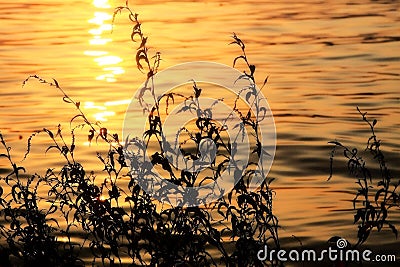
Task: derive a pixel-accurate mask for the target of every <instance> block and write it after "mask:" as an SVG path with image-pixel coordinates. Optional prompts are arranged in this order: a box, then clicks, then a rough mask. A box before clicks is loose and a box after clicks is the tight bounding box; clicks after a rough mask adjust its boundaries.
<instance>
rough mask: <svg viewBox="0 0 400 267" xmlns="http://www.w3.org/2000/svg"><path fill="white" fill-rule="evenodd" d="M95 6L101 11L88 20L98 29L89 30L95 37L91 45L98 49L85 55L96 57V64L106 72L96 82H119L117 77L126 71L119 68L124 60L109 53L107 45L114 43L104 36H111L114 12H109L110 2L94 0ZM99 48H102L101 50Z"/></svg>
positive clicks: (90, 41)
mask: <svg viewBox="0 0 400 267" xmlns="http://www.w3.org/2000/svg"><path fill="white" fill-rule="evenodd" d="M93 6H94V7H95V8H96V9H100V10H101V11H99V10H97V11H95V12H94V14H93V18H91V19H89V20H88V22H89V23H90V24H94V25H95V26H96V28H92V29H90V30H89V33H90V34H91V35H92V36H93V37H92V38H91V39H90V40H89V44H90V45H91V46H94V47H96V48H94V49H91V50H87V51H85V52H84V54H85V55H87V56H91V57H94V62H96V63H97V65H98V66H100V67H102V70H103V71H104V72H105V73H103V74H100V75H97V76H96V80H101V81H106V82H115V81H117V78H116V76H117V75H121V74H123V73H125V70H124V69H123V68H122V67H121V66H118V64H119V63H121V62H122V58H120V57H119V56H117V55H112V54H111V53H110V52H109V51H107V47H106V45H107V44H108V43H110V42H111V41H112V38H110V37H105V36H104V35H105V34H109V33H110V32H111V30H112V25H111V19H112V12H111V11H110V10H108V9H110V8H111V5H110V4H109V3H108V0H94V1H93ZM99 46H101V49H100V47H99Z"/></svg>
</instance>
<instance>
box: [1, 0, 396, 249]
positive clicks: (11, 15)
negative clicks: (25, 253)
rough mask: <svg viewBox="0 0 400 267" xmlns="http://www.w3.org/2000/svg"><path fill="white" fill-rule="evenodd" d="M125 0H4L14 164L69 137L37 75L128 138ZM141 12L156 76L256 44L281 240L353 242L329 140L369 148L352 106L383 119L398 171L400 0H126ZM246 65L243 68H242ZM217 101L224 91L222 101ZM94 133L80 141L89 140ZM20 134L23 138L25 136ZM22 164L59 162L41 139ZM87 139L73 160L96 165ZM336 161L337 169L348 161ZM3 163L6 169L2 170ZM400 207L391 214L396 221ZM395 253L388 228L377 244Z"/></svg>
mask: <svg viewBox="0 0 400 267" xmlns="http://www.w3.org/2000/svg"><path fill="white" fill-rule="evenodd" d="M124 2H125V1H112V0H110V1H107V0H94V1H93V2H91V1H59V0H52V1H50V0H44V1H36V2H34V3H33V2H30V1H22V0H14V1H8V0H7V1H3V2H2V3H1V5H0V25H1V26H0V68H1V71H0V97H1V98H0V129H1V131H2V134H3V135H5V137H6V139H7V140H8V143H9V145H10V146H11V147H12V148H13V149H12V152H13V155H14V157H15V159H16V160H17V161H18V160H20V159H22V157H23V154H24V152H25V150H26V147H25V145H26V140H27V138H28V137H29V135H30V133H32V132H33V131H35V130H38V129H41V128H43V127H48V128H55V127H56V126H57V125H58V123H61V124H62V126H63V128H64V129H65V130H66V131H67V130H68V129H69V119H70V118H71V117H72V116H73V115H75V113H74V109H73V107H72V106H69V105H67V104H65V103H63V102H62V98H61V95H60V93H59V92H58V91H56V90H54V89H53V88H49V87H48V86H45V85H41V84H39V83H37V82H36V81H34V80H32V81H30V82H29V83H28V84H27V85H26V86H25V87H24V88H22V87H21V83H22V81H23V80H24V79H25V78H26V77H27V76H28V75H30V74H38V75H40V76H41V77H43V78H45V79H49V80H51V78H56V79H57V80H58V82H59V83H60V85H61V86H62V87H63V88H64V90H66V91H67V92H68V94H70V96H71V97H72V98H74V99H75V100H76V101H80V102H81V103H82V104H81V105H82V107H83V109H84V111H85V112H86V113H87V114H88V116H89V118H90V119H92V120H98V121H101V122H102V123H103V125H104V126H106V127H107V128H109V129H111V131H113V132H118V133H121V127H122V122H123V118H124V112H125V109H126V108H127V105H128V103H129V101H130V99H131V97H132V95H133V94H134V92H135V91H136V89H137V88H138V87H139V85H140V84H141V83H142V82H143V79H144V75H143V74H141V73H140V72H139V71H138V70H137V68H136V66H135V61H134V57H135V45H134V44H132V43H131V42H130V27H131V25H130V24H129V21H128V19H127V17H126V16H125V15H126V14H125V15H124V14H122V15H121V16H117V18H116V21H115V25H114V29H113V32H112V33H111V28H112V25H111V19H112V13H113V8H114V7H116V6H118V5H123V4H124ZM130 5H131V7H132V8H133V9H134V11H135V12H137V13H139V14H140V15H139V19H140V20H141V21H142V23H143V25H142V29H143V31H144V32H145V33H146V34H147V35H148V37H149V46H150V47H151V51H150V54H151V53H152V52H156V51H160V52H161V54H162V59H163V60H162V64H161V69H163V68H166V67H169V66H173V65H175V64H179V63H184V62H189V61H195V60H206V61H215V62H219V63H223V64H227V65H231V64H232V60H233V58H234V57H235V56H236V55H239V52H240V51H239V50H238V47H237V46H232V45H231V46H228V45H227V44H228V43H229V42H230V41H231V39H230V35H231V33H232V32H235V33H237V34H238V35H239V36H240V37H241V38H242V39H243V40H244V41H245V43H246V44H247V53H248V57H249V58H250V60H251V62H252V63H253V64H255V65H256V66H257V72H256V73H257V75H256V78H257V79H258V80H259V81H260V82H262V81H263V80H264V78H265V76H266V75H270V79H269V83H268V85H267V86H266V87H265V89H263V93H264V94H265V95H266V96H267V98H268V101H269V104H270V106H271V108H272V111H273V114H274V116H275V122H276V128H277V153H276V156H275V161H274V164H273V166H272V169H271V172H270V177H274V178H276V181H275V182H274V183H273V187H274V188H275V190H276V193H277V194H276V199H275V204H274V205H275V212H276V213H277V215H278V217H279V219H280V224H281V226H282V230H281V236H282V237H283V239H282V245H283V246H285V245H288V246H289V245H290V246H296V244H298V243H297V241H296V239H294V238H292V237H291V236H292V235H294V236H296V237H297V238H298V239H300V240H301V241H302V242H303V244H306V245H312V244H316V243H320V242H325V241H326V240H327V239H329V237H331V236H333V235H341V236H343V237H346V238H347V239H348V240H350V241H353V242H354V240H356V231H357V226H356V225H352V221H353V213H352V211H351V209H352V203H351V200H352V199H353V197H354V194H355V192H356V185H355V183H354V182H355V180H354V179H352V178H350V177H349V176H348V175H347V173H346V172H345V171H343V169H341V172H338V173H337V175H336V176H335V177H334V178H333V179H332V180H331V181H329V182H327V181H326V180H327V176H328V172H329V152H330V147H329V146H328V144H327V142H328V141H330V140H333V139H338V140H341V141H343V142H344V143H346V144H349V145H352V146H353V145H354V146H358V147H360V148H361V147H364V143H365V141H366V140H367V138H368V137H369V135H368V134H369V133H368V132H367V130H368V129H367V127H366V125H364V124H363V123H362V122H361V120H360V116H359V115H358V114H357V111H356V106H359V107H360V108H361V109H362V110H363V111H368V112H369V114H370V117H371V118H376V119H378V121H379V122H378V125H377V127H378V132H377V134H378V135H379V138H380V139H381V140H382V142H383V149H384V150H385V152H386V155H387V158H388V161H389V165H390V166H391V167H392V169H393V174H395V176H396V177H399V175H398V174H399V171H400V168H399V163H400V157H399V152H400V142H399V140H400V110H399V104H400V100H399V98H400V49H399V47H400V46H399V41H400V15H399V14H400V13H399V9H400V2H399V1H389V0H387V1H367V0H363V1H343V0H338V1H312V0H301V1H255V0H243V1H239V0H232V1H216V0H208V1H196V2H188V1H171V2H170V1H157V0H152V1H136V2H133V1H131V3H130ZM238 67H239V70H242V68H243V66H241V65H238ZM216 97H218V96H216ZM86 134H87V133H86V131H85V132H83V133H82V135H83V136H85V135H86ZM20 139H21V140H20ZM35 140H36V141H34V146H33V151H32V153H31V155H30V157H29V158H28V160H26V161H25V162H24V163H22V164H23V165H25V166H28V167H29V171H30V172H31V173H33V172H39V173H41V172H45V170H46V169H47V168H48V167H52V166H58V165H59V163H58V162H59V157H58V155H56V153H51V152H49V153H47V154H46V155H45V154H44V150H45V148H46V146H45V145H46V142H48V141H47V139H46V138H45V137H38V138H36V139H35ZM86 141H87V140H86V139H85V137H84V138H81V139H79V140H78V150H77V152H76V154H77V157H78V159H80V160H82V161H84V162H87V163H88V164H89V166H95V165H94V162H95V161H96V159H95V157H94V156H93V155H95V152H96V151H97V150H99V149H101V148H99V147H98V146H96V145H92V146H91V148H88V149H83V148H81V149H79V147H87V146H88V144H87V143H86ZM335 166H338V167H339V166H340V163H339V161H338V162H337V163H336V165H335ZM5 168H7V166H6V165H5V163H4V162H0V174H4V173H5V171H6V170H5ZM399 213H400V212H399V210H397V215H395V217H394V218H393V219H394V221H397V223H398V225H399V221H400V220H399V217H400V216H399ZM369 244H370V245H371V246H372V245H379V246H380V248H381V249H382V248H383V249H385V248H387V249H388V250H392V251H393V250H395V251H396V249H395V248H396V246H397V252H399V251H398V247H399V245H400V243H399V241H398V240H395V238H394V236H393V235H392V234H390V233H389V231H387V230H386V229H385V230H383V233H382V234H374V235H373V236H372V237H371V241H370V243H369Z"/></svg>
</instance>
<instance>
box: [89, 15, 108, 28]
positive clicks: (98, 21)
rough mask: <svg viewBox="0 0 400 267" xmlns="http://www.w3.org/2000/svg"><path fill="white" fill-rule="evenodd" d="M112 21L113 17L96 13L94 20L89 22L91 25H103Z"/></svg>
mask: <svg viewBox="0 0 400 267" xmlns="http://www.w3.org/2000/svg"><path fill="white" fill-rule="evenodd" d="M110 19H112V16H111V15H110V14H108V13H106V12H94V18H91V19H89V20H88V22H89V23H92V24H97V25H103V24H104V21H106V20H110Z"/></svg>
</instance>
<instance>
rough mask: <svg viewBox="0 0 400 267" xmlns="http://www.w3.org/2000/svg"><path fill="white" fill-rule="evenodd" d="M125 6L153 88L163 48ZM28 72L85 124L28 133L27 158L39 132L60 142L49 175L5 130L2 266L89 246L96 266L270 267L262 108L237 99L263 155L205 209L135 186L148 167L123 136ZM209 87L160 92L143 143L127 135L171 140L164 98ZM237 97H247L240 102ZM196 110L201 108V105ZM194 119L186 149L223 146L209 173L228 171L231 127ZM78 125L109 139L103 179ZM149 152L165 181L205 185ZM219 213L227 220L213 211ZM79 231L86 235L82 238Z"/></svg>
mask: <svg viewBox="0 0 400 267" xmlns="http://www.w3.org/2000/svg"><path fill="white" fill-rule="evenodd" d="M123 11H127V13H128V18H129V20H130V21H131V22H132V23H133V28H132V34H131V39H132V41H133V42H137V43H138V44H139V45H138V47H137V52H136V64H137V67H138V69H139V70H140V71H141V72H143V73H145V75H146V77H145V79H146V83H145V84H146V86H145V88H147V87H148V86H149V87H150V88H151V86H152V83H151V82H150V81H151V79H152V77H153V76H154V75H155V74H156V73H157V71H158V68H159V64H160V60H161V58H160V53H156V54H155V55H154V56H153V57H150V56H149V54H148V51H149V49H148V48H147V37H146V36H145V35H144V34H143V33H142V30H141V23H140V22H139V20H138V14H136V13H133V12H132V10H131V9H130V8H129V7H128V5H127V4H126V6H123V7H118V8H117V9H116V11H115V14H114V19H115V15H116V14H118V13H121V12H123ZM114 19H113V20H114ZM233 43H234V44H237V45H238V46H239V47H240V49H241V51H242V55H240V56H239V57H237V58H235V60H234V65H235V63H236V61H237V60H238V59H242V60H244V61H245V63H246V64H247V66H248V72H244V74H243V75H242V76H241V77H239V78H240V79H246V80H248V81H249V93H248V94H247V97H250V94H252V95H253V96H254V97H255V98H256V97H257V95H258V92H257V90H256V85H255V78H254V72H255V66H254V65H251V64H250V63H249V61H248V58H247V56H246V53H245V45H244V43H243V42H242V41H241V40H240V39H239V37H238V36H237V35H236V34H234V35H233ZM30 79H35V80H37V81H39V82H40V83H43V84H46V85H48V86H51V87H54V88H55V89H56V90H58V91H60V92H61V93H62V97H63V100H64V102H66V103H67V104H70V105H72V106H73V107H74V108H75V110H76V111H77V114H76V115H73V116H72V118H71V120H70V124H71V125H72V122H77V121H79V125H78V126H76V127H72V126H71V127H72V128H71V129H70V131H69V132H68V133H65V132H64V131H63V130H62V127H61V126H60V125H59V126H58V128H57V132H53V131H51V130H49V129H47V128H44V129H42V130H40V131H37V132H35V133H33V134H32V135H31V136H30V137H29V139H28V145H27V151H26V154H25V157H24V158H26V157H28V156H29V153H30V150H31V146H32V142H33V141H34V138H35V136H37V135H39V134H45V135H47V136H48V138H49V139H50V140H51V142H52V144H51V145H50V146H48V147H47V149H46V150H45V152H47V151H50V150H56V151H58V152H59V154H60V161H62V162H63V164H64V166H63V167H62V168H61V169H60V170H55V169H48V170H47V172H46V174H45V175H44V176H40V175H38V174H35V175H29V174H26V173H25V172H26V170H25V169H24V168H23V167H21V166H18V165H17V164H16V163H15V162H14V161H13V159H12V155H11V154H10V148H9V147H8V146H7V144H6V142H5V140H4V139H3V136H2V135H1V134H0V141H1V144H2V146H3V150H4V151H5V152H4V153H3V154H1V155H0V158H2V160H3V159H4V160H6V161H8V162H9V164H10V166H11V167H12V168H11V170H12V171H11V172H10V173H8V174H7V176H5V177H1V185H0V206H1V210H0V219H1V220H2V223H1V224H0V241H2V242H3V243H2V244H3V245H2V247H1V253H0V257H1V259H2V264H3V265H4V266H9V265H11V264H13V265H21V266H32V265H36V266H39V265H40V266H83V265H84V264H85V262H84V258H85V257H87V248H89V251H90V253H89V254H90V257H91V258H92V265H97V264H101V265H111V266H114V265H120V264H121V263H122V259H124V260H125V261H126V260H127V259H129V261H130V263H129V264H130V266H217V265H225V266H263V265H264V264H267V263H262V262H260V261H259V260H258V259H257V256H256V255H257V251H258V250H259V249H261V248H264V246H265V245H267V246H268V247H270V248H279V246H280V244H279V238H278V228H279V226H278V219H277V217H276V216H275V215H274V214H273V205H272V204H273V194H274V193H273V191H272V189H271V188H270V182H271V180H265V181H264V182H263V183H262V185H261V187H260V188H258V189H257V190H256V191H255V192H252V191H250V190H249V189H248V181H250V179H251V177H252V176H253V175H254V174H255V170H254V169H252V167H251V166H252V165H254V164H256V163H257V161H258V158H259V157H260V155H261V154H262V153H264V152H263V151H262V146H261V141H260V138H259V133H258V127H259V126H258V123H259V122H258V120H257V119H256V116H259V114H252V113H251V112H250V110H249V111H248V112H241V111H240V110H239V108H237V107H236V102H235V107H234V110H235V111H236V112H238V113H239V114H240V119H241V120H242V122H243V123H244V124H245V125H247V126H246V127H248V128H249V130H252V132H253V135H254V137H255V144H254V146H255V149H254V151H253V152H252V153H253V154H254V155H255V157H254V159H255V160H254V161H250V162H249V163H248V165H247V171H246V172H245V173H244V175H243V176H237V175H236V176H235V179H237V183H236V185H235V187H234V189H233V190H232V191H231V192H229V193H228V197H227V198H224V197H222V198H220V199H218V200H217V201H216V202H214V203H211V204H204V206H203V207H201V208H200V207H186V208H183V207H179V206H176V207H174V206H168V205H160V204H157V201H155V200H154V198H152V197H151V196H149V195H148V194H146V193H145V192H144V191H143V190H142V189H141V188H140V187H139V185H138V184H137V182H136V180H135V176H137V175H140V173H141V172H143V171H146V169H145V168H144V166H140V165H138V166H136V167H135V168H132V169H131V167H132V164H135V156H136V155H135V154H132V155H129V160H130V161H129V162H130V166H128V164H127V162H128V161H127V160H126V158H125V156H126V155H124V153H123V145H122V144H121V142H120V140H119V136H118V134H117V133H110V132H109V131H108V129H107V128H106V127H103V126H100V125H99V124H97V123H94V122H91V121H90V120H89V119H88V117H87V116H86V115H85V113H84V112H83V111H82V110H81V108H80V102H78V101H75V100H74V99H72V98H71V97H70V96H69V95H68V94H67V93H66V92H65V91H64V90H63V89H62V87H61V86H60V85H59V83H58V82H57V80H55V79H53V80H51V81H47V80H45V79H43V78H41V77H39V76H38V75H32V76H30V77H28V78H27V79H26V80H25V81H24V82H23V85H24V84H25V83H27V82H28V81H29V80H30ZM266 82H267V80H265V81H264V85H265V83H266ZM150 91H152V90H150ZM145 93H146V89H145V90H144V91H143V94H145ZM201 93H202V89H201V88H200V87H198V86H197V84H196V82H195V81H193V94H189V95H181V94H174V93H170V94H167V95H163V96H161V97H159V98H156V97H154V101H155V102H154V103H153V106H152V108H151V109H152V110H151V111H152V112H151V113H150V115H149V118H148V119H149V124H148V127H149V128H148V129H147V130H146V131H145V132H144V135H143V136H144V140H138V139H132V140H126V142H127V143H128V144H134V145H136V146H137V147H138V149H139V150H142V151H145V150H146V149H148V146H149V142H150V140H151V139H154V138H155V139H157V140H160V138H162V137H163V125H162V121H163V120H162V119H161V117H160V116H161V112H160V106H162V105H163V103H162V102H163V101H165V102H164V106H166V113H168V106H169V101H171V100H172V101H173V100H174V97H180V98H182V99H184V100H185V101H187V103H188V105H193V104H194V105H195V104H196V101H197V99H198V98H199V97H200V95H201ZM238 99H239V96H237V100H236V101H238ZM189 102H190V103H189ZM195 108H196V109H197V110H201V108H200V106H199V105H197V106H196V105H195ZM195 125H196V128H195V129H187V128H185V129H182V130H183V131H186V132H187V133H188V136H191V138H189V139H191V141H192V142H193V143H194V144H195V147H197V149H196V150H195V151H186V152H185V156H187V157H190V158H193V159H195V158H198V153H199V149H198V148H199V145H200V142H201V140H202V139H203V138H209V137H211V138H212V139H213V140H214V141H215V142H216V143H217V144H218V146H219V147H220V149H219V151H218V157H220V158H223V160H221V161H220V162H219V163H218V164H217V163H216V161H214V163H213V164H212V166H211V167H210V168H209V169H210V170H211V173H213V177H208V179H211V180H216V179H217V178H218V177H220V175H221V172H222V171H223V170H224V169H225V168H226V166H227V163H228V161H229V160H226V159H227V155H230V154H231V153H232V152H233V150H234V149H235V147H236V144H235V143H233V144H232V143H230V141H229V140H226V139H224V137H223V131H224V129H223V128H221V127H219V126H218V124H216V123H215V122H214V121H213V120H212V119H211V118H206V117H199V118H198V120H197V121H196V123H195ZM77 128H79V129H87V131H88V141H89V142H92V141H93V140H96V141H100V140H101V141H102V142H105V143H106V144H107V145H108V151H107V153H106V154H104V155H102V154H100V153H98V155H97V157H98V160H99V164H101V165H102V166H103V169H104V173H105V174H106V177H105V178H102V180H101V181H97V180H98V179H99V178H97V177H96V176H95V175H94V173H93V172H90V171H87V170H86V168H85V166H84V165H85V164H84V163H83V162H78V161H77V160H76V158H75V155H74V153H75V148H76V142H75V139H76V136H75V130H76V129H77ZM65 136H68V138H66V137H65ZM182 149H183V148H182ZM151 159H152V164H153V165H155V166H156V167H157V166H159V167H160V168H162V169H163V170H165V171H166V172H167V173H168V176H169V177H165V179H168V180H169V181H170V182H172V183H174V184H179V185H185V186H194V185H195V184H199V183H201V182H204V178H202V179H203V180H201V181H200V180H199V179H200V176H198V174H197V173H191V172H188V171H181V172H176V171H175V170H174V169H175V168H174V167H173V165H172V164H171V163H170V162H169V161H168V160H167V158H166V155H165V151H164V148H163V147H162V146H161V145H160V146H159V147H158V148H157V149H156V151H155V152H154V153H153V154H152V156H151ZM136 163H138V162H136ZM22 174H23V175H22ZM122 178H124V179H126V178H128V179H129V184H128V187H127V188H122V187H121V185H120V181H121V179H122ZM38 188H41V190H43V189H44V188H46V191H47V196H41V195H40V194H38ZM5 192H7V194H6V193H5ZM188 201H189V200H188ZM214 214H218V216H219V217H218V218H213V217H212V215H213V216H216V215H214ZM76 233H78V236H79V238H76V235H77V234H76ZM228 247H229V249H228ZM212 251H218V253H219V255H217V256H215V255H214V256H213V255H212V254H211V253H212ZM269 264H270V265H271V266H276V265H279V264H280V263H279V262H278V261H276V260H274V261H273V262H270V263H269Z"/></svg>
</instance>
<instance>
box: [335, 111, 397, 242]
mask: <svg viewBox="0 0 400 267" xmlns="http://www.w3.org/2000/svg"><path fill="white" fill-rule="evenodd" d="M357 111H358V112H359V113H360V115H361V116H362V119H363V121H364V122H365V123H367V124H368V126H369V128H370V130H371V136H370V137H369V139H368V142H367V147H366V148H365V150H366V151H368V152H369V153H370V154H371V156H372V159H373V160H374V161H375V162H376V163H377V164H378V165H379V177H376V178H375V177H373V175H372V172H371V171H370V169H369V168H368V167H367V162H366V161H365V160H364V159H363V158H362V157H361V156H360V155H359V151H358V149H357V148H349V147H347V146H345V145H343V144H342V143H341V142H338V141H331V142H329V143H330V144H333V145H334V147H333V149H332V153H331V158H330V162H331V163H330V170H331V171H330V176H329V179H330V178H331V177H332V174H333V158H334V155H335V153H336V150H337V149H341V150H342V151H343V155H344V157H345V158H346V159H347V168H348V169H349V171H350V174H352V175H353V176H354V177H355V178H356V179H357V181H356V184H357V185H358V187H359V189H358V191H357V193H356V196H355V198H354V199H353V208H354V210H355V211H356V213H355V215H354V223H358V233H357V238H358V241H357V243H356V244H355V245H354V246H355V247H356V246H358V245H360V244H362V243H364V242H365V241H366V240H367V239H368V237H369V235H370V233H371V231H372V230H374V229H376V230H377V231H378V232H380V231H381V230H382V228H383V227H384V226H388V227H389V228H390V229H391V230H392V232H393V234H394V235H395V236H396V238H397V236H398V231H397V229H396V227H395V225H394V224H393V223H392V222H391V221H390V220H389V219H388V217H389V214H390V211H391V210H392V209H395V208H400V195H399V185H400V180H397V181H396V180H394V179H393V178H394V177H393V176H392V174H391V172H390V170H389V168H388V166H387V163H386V160H385V156H384V154H383V152H382V150H381V140H379V139H378V137H377V136H376V131H375V126H376V124H377V120H376V119H374V120H373V121H372V122H371V121H370V120H369V119H368V118H367V113H366V112H361V110H360V109H359V108H358V107H357ZM329 179H328V180H329Z"/></svg>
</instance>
